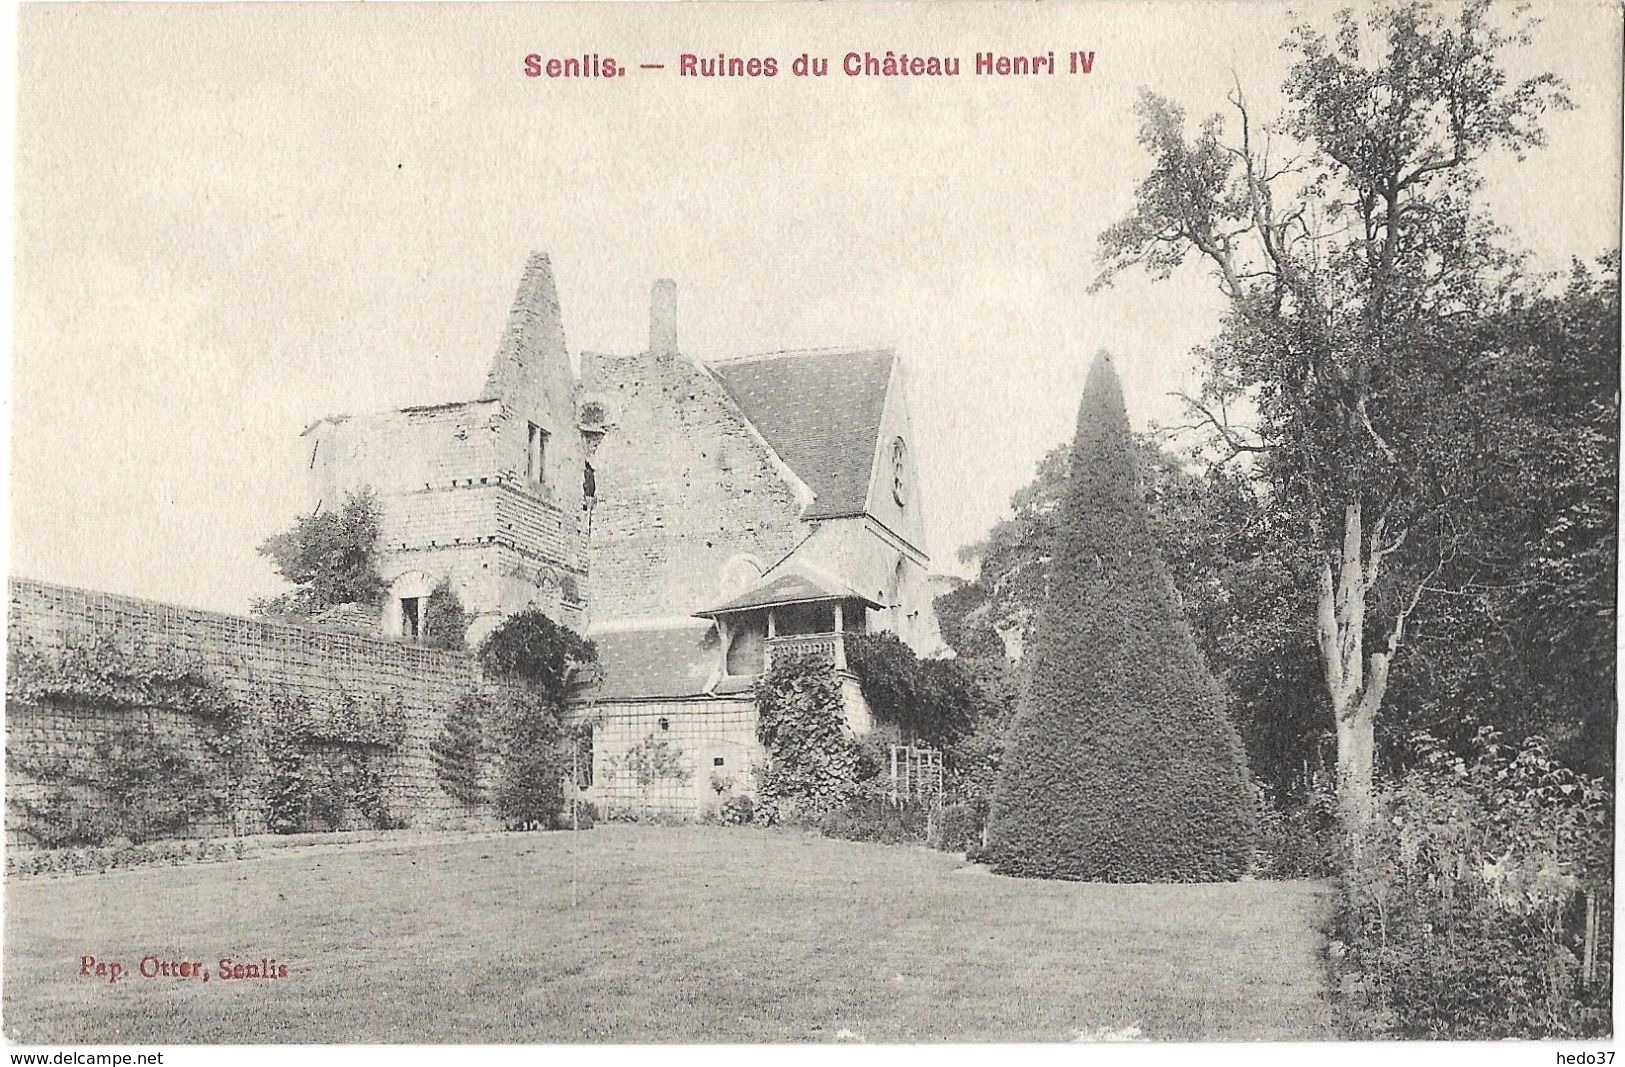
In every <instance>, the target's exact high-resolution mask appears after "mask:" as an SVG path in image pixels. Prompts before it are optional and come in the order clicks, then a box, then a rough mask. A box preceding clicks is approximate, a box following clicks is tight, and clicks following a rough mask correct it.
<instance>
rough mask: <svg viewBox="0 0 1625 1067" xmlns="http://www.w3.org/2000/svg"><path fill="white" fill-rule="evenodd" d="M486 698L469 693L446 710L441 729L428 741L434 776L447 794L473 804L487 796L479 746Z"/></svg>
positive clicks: (468, 804)
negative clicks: (481, 774) (482, 775)
mask: <svg viewBox="0 0 1625 1067" xmlns="http://www.w3.org/2000/svg"><path fill="white" fill-rule="evenodd" d="M485 705H486V702H485V701H484V700H482V699H481V698H480V697H478V696H477V695H475V694H472V693H470V694H468V695H467V696H465V697H463V698H462V699H461V700H459V701H457V704H456V705H455V706H454V707H453V708H452V709H451V710H450V711H449V712H447V713H446V719H445V722H444V723H443V724H442V725H441V728H440V733H439V735H438V736H436V737H435V739H434V740H433V741H432V742H430V744H429V755H430V758H431V759H433V761H434V772H435V777H436V778H438V779H439V780H440V788H442V789H444V790H445V791H446V795H447V796H449V797H451V798H452V799H453V800H455V801H457V802H458V803H459V804H462V805H463V806H464V807H468V808H473V807H476V806H478V805H479V804H481V803H483V802H484V800H485V789H484V786H483V785H482V784H481V782H480V763H481V760H480V750H481V747H482V746H483V744H484V740H485V727H484V724H483V722H482V719H483V717H484V716H483V713H484V711H485Z"/></svg>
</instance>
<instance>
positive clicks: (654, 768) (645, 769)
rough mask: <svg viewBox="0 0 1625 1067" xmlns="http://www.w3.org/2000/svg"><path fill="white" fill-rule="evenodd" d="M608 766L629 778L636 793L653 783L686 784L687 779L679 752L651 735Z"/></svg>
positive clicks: (664, 740)
mask: <svg viewBox="0 0 1625 1067" xmlns="http://www.w3.org/2000/svg"><path fill="white" fill-rule="evenodd" d="M611 763H612V764H613V766H614V767H615V770H616V772H617V773H618V774H619V773H624V774H627V775H630V776H631V778H632V780H633V781H634V782H636V783H637V784H638V788H639V789H640V790H647V789H649V788H650V787H651V786H653V785H654V784H655V783H656V782H686V781H688V779H689V777H690V772H689V768H688V763H687V761H686V760H684V758H683V750H682V749H681V748H678V747H677V745H675V744H673V743H672V742H670V741H667V740H666V739H665V738H663V737H656V736H655V735H654V734H649V735H648V736H647V737H645V738H644V739H643V740H642V741H639V742H638V743H637V744H635V745H633V746H632V747H631V748H629V749H627V750H626V751H625V752H623V753H621V754H620V755H619V756H617V757H615V758H614V759H613V760H611Z"/></svg>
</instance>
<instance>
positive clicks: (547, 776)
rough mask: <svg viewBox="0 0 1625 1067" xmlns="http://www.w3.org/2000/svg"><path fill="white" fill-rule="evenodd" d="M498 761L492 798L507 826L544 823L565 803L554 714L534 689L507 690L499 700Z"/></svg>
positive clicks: (560, 738) (564, 762)
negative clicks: (521, 692) (516, 691)
mask: <svg viewBox="0 0 1625 1067" xmlns="http://www.w3.org/2000/svg"><path fill="white" fill-rule="evenodd" d="M498 708H499V710H498V719H499V722H500V726H499V730H500V748H501V752H502V765H501V770H500V773H499V774H498V777H497V783H496V789H495V791H494V792H495V795H494V796H493V797H492V800H493V801H494V802H495V805H496V811H497V816H498V818H500V819H502V821H503V822H504V823H506V824H507V825H509V826H518V827H530V826H536V827H541V828H544V829H545V828H546V827H548V826H551V825H552V823H553V816H554V814H555V813H557V812H558V810H559V809H560V807H562V806H563V804H564V775H565V772H566V770H567V768H568V767H569V761H568V759H567V758H566V742H565V739H564V731H563V729H562V728H561V727H560V725H559V718H558V714H557V713H556V711H555V710H554V708H553V706H552V705H551V704H549V703H548V702H547V701H546V700H544V699H542V698H541V697H538V696H536V695H533V694H529V693H524V694H519V693H508V694H504V695H503V697H502V698H501V699H500V700H499V701H498Z"/></svg>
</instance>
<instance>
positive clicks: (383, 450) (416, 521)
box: [307, 401, 587, 640]
mask: <svg viewBox="0 0 1625 1067" xmlns="http://www.w3.org/2000/svg"><path fill="white" fill-rule="evenodd" d="M528 422H529V420H528V419H526V418H523V417H521V416H519V415H516V414H515V413H514V412H513V411H512V410H510V409H509V408H508V407H507V405H505V404H503V403H501V402H498V401H474V402H470V403H468V404H451V405H444V406H441V407H437V408H431V409H406V410H403V411H396V412H389V413H386V414H383V415H368V416H361V417H356V418H346V419H337V420H324V421H323V422H321V423H318V424H317V425H316V426H315V427H313V428H312V430H311V431H310V433H309V434H307V437H309V438H310V439H311V449H312V465H311V467H310V484H311V488H310V494H309V495H310V501H309V506H311V507H314V506H315V505H316V503H317V502H321V503H322V505H323V506H324V507H333V506H337V505H338V503H339V502H340V501H341V500H342V499H343V496H344V494H346V493H348V492H352V491H354V490H356V489H359V488H361V487H363V486H370V487H371V488H373V489H374V490H376V491H377V492H378V500H379V505H380V509H381V512H382V514H381V518H380V524H379V525H380V529H379V540H380V543H381V545H382V548H383V552H382V556H381V559H380V566H379V569H380V572H381V573H382V575H383V578H384V580H385V581H386V582H388V583H390V585H391V594H392V597H398V596H415V595H419V594H420V589H419V586H421V585H422V584H423V582H418V581H412V580H410V579H409V580H408V581H407V582H406V583H405V584H406V585H407V586H411V588H406V587H405V586H401V587H399V588H397V586H398V585H399V583H401V580H402V579H403V577H408V576H413V575H417V574H419V573H421V574H422V575H423V576H425V578H424V581H426V582H427V583H428V584H429V585H430V586H432V585H433V584H434V583H435V582H438V581H439V580H440V579H442V578H448V579H450V581H451V583H452V587H453V589H455V590H456V591H457V594H458V596H459V598H460V599H461V600H462V602H463V606H464V608H465V609H467V610H468V612H469V613H470V614H471V615H472V616H473V617H474V618H475V619H476V625H475V626H474V627H472V628H471V638H472V639H476V640H477V639H478V638H479V637H480V636H483V634H484V633H485V632H488V631H489V630H490V629H491V627H493V626H495V625H496V623H497V622H499V621H500V620H501V618H502V617H503V616H505V615H509V614H512V613H513V612H515V611H519V610H522V609H524V608H526V607H529V606H532V605H535V606H538V607H541V608H543V610H545V611H547V612H548V615H549V616H550V617H551V618H553V619H555V620H557V621H559V622H562V623H564V624H565V625H567V626H573V627H577V628H579V627H580V626H581V624H582V617H581V609H580V607H579V601H580V600H581V598H582V597H584V596H585V585H586V568H587V555H586V544H585V537H584V522H585V512H584V511H583V510H582V507H581V491H580V489H581V487H580V482H581V470H580V469H579V460H577V461H574V462H576V463H577V465H576V466H574V467H567V466H565V463H566V461H567V460H568V459H569V456H570V455H571V451H570V450H568V449H563V448H553V447H552V445H551V444H550V446H549V450H548V453H547V456H548V467H549V470H550V471H552V473H550V474H549V476H548V478H547V479H545V480H543V481H541V482H538V481H535V480H533V479H527V478H526V477H525V472H524V462H525V449H526V441H525V434H526V432H527V431H528ZM571 436H574V430H573V427H571ZM573 454H574V455H576V456H579V449H577V450H575V452H574V453H573ZM561 456H562V457H564V458H562V459H561V458H560V457H561ZM554 468H556V470H554ZM566 576H568V577H566ZM561 589H563V590H564V591H563V592H562V593H561V592H560V590H561ZM570 590H575V591H576V593H575V597H574V599H572V598H571V596H570V595H569V591H570ZM389 607H390V606H387V605H386V611H385V613H384V616H383V618H382V619H381V620H380V625H381V627H382V629H383V630H384V631H385V632H388V633H393V632H396V631H398V629H399V627H398V625H397V623H398V620H397V619H396V618H395V616H394V615H392V614H391V613H390V611H389Z"/></svg>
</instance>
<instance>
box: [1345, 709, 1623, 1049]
mask: <svg viewBox="0 0 1625 1067" xmlns="http://www.w3.org/2000/svg"><path fill="white" fill-rule="evenodd" d="M1416 744H1417V748H1418V753H1417V754H1418V756H1419V762H1418V765H1417V766H1416V767H1415V768H1414V769H1412V770H1411V771H1409V772H1407V773H1406V774H1405V775H1404V776H1403V777H1401V778H1399V779H1398V780H1396V781H1394V782H1393V783H1391V784H1389V785H1387V786H1385V787H1384V788H1383V789H1382V790H1381V792H1380V794H1379V796H1378V811H1379V813H1380V817H1379V818H1378V819H1377V820H1376V822H1375V823H1374V826H1373V829H1372V831H1371V834H1370V836H1369V838H1368V839H1367V840H1365V842H1364V844H1363V847H1362V848H1361V849H1360V850H1359V851H1358V852H1356V853H1352V854H1351V855H1350V856H1349V857H1348V859H1347V860H1346V865H1345V871H1344V877H1343V880H1342V885H1341V891H1340V896H1339V901H1338V916H1337V928H1336V931H1335V935H1334V936H1335V938H1336V940H1334V941H1333V943H1332V957H1333V959H1334V960H1335V961H1337V962H1338V964H1339V967H1340V970H1341V971H1342V974H1341V975H1340V979H1341V980H1340V983H1339V985H1340V988H1341V990H1342V994H1343V996H1342V1007H1343V1008H1344V1014H1345V1015H1346V1016H1347V1017H1348V1019H1349V1020H1350V1024H1351V1028H1352V1029H1354V1030H1355V1033H1354V1034H1353V1035H1352V1036H1355V1037H1375V1036H1383V1037H1402V1038H1419V1037H1440V1038H1458V1039H1468V1038H1470V1039H1473V1040H1480V1041H1481V1040H1490V1039H1499V1038H1541V1039H1554V1038H1579V1037H1601V1036H1606V1035H1607V1034H1609V1033H1610V1029H1611V1017H1610V1005H1611V1003H1612V992H1613V981H1612V974H1613V939H1612V929H1613V920H1612V911H1613V904H1612V901H1613V876H1612V872H1613V857H1612V842H1613V799H1612V797H1611V796H1610V795H1609V793H1608V791H1607V790H1606V789H1605V788H1604V785H1603V783H1602V782H1601V781H1600V780H1598V779H1590V778H1585V777H1583V776H1580V775H1576V774H1574V773H1573V772H1571V771H1570V770H1568V769H1567V768H1565V767H1563V766H1561V765H1559V764H1558V763H1557V762H1556V761H1555V760H1553V759H1552V757H1551V755H1550V753H1549V751H1548V749H1547V746H1546V744H1545V743H1544V742H1543V741H1541V740H1540V739H1539V738H1531V739H1530V740H1529V741H1526V742H1525V744H1524V745H1523V746H1522V747H1519V748H1513V747H1510V746H1507V745H1504V744H1502V743H1501V740H1500V738H1499V736H1498V735H1496V734H1495V732H1494V731H1493V730H1490V729H1488V728H1486V729H1484V730H1482V731H1481V732H1480V734H1479V737H1478V740H1477V742H1476V746H1475V747H1476V751H1475V752H1474V754H1473V756H1472V758H1471V759H1464V758H1462V757H1459V756H1455V755H1452V754H1451V753H1449V752H1447V751H1445V750H1444V749H1443V748H1442V746H1440V745H1438V744H1437V743H1436V742H1434V741H1432V739H1430V738H1425V737H1423V738H1418V739H1417V740H1416ZM1588 913H1589V914H1588ZM1588 945H1589V948H1588ZM1588 958H1589V959H1591V960H1592V961H1593V962H1592V965H1591V967H1590V968H1589V969H1588V968H1587V966H1586V963H1587V960H1588Z"/></svg>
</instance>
